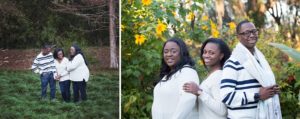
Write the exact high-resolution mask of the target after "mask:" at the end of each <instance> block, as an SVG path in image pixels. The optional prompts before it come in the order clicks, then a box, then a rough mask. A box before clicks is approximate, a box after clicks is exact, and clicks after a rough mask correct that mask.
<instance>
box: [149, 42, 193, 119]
mask: <svg viewBox="0 0 300 119" xmlns="http://www.w3.org/2000/svg"><path fill="white" fill-rule="evenodd" d="M162 55H163V58H162V64H161V70H160V81H159V82H158V83H157V84H156V86H155V88H154V100H153V105H152V118H153V119H197V118H198V113H197V108H196V96H195V95H193V94H191V93H186V92H184V91H183V90H182V86H183V84H184V83H186V82H190V81H193V82H196V83H198V82H199V78H198V74H197V72H196V71H195V70H194V69H193V66H194V65H195V63H194V61H193V60H192V59H191V57H190V55H189V52H188V49H187V47H186V45H185V43H184V42H183V41H182V40H181V39H178V38H172V39H169V40H168V41H166V42H165V43H164V45H163V50H162Z"/></svg>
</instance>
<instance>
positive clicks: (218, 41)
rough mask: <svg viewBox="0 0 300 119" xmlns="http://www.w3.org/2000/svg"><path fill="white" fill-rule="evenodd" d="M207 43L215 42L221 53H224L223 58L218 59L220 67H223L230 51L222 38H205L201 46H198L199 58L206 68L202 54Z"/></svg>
mask: <svg viewBox="0 0 300 119" xmlns="http://www.w3.org/2000/svg"><path fill="white" fill-rule="evenodd" d="M208 43H214V44H217V45H218V47H219V50H220V51H221V53H223V54H224V56H223V58H222V59H221V61H220V64H221V67H223V65H224V63H225V61H226V60H227V59H228V58H229V57H230V55H231V51H230V49H229V47H228V45H227V44H226V43H225V42H224V41H223V40H222V39H218V38H209V39H207V40H206V41H204V43H203V45H202V47H201V48H200V58H201V61H202V63H203V64H204V67H205V68H207V66H206V64H205V62H204V59H203V56H202V55H203V53H204V51H203V50H204V48H205V46H206V45H207V44H208Z"/></svg>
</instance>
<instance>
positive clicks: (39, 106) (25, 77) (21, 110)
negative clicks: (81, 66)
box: [0, 70, 119, 119]
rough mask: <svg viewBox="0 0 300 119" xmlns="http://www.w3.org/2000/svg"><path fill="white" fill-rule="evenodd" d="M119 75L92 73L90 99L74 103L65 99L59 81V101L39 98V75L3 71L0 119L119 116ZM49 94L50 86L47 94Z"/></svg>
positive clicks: (113, 73)
mask: <svg viewBox="0 0 300 119" xmlns="http://www.w3.org/2000/svg"><path fill="white" fill-rule="evenodd" d="M118 78H119V77H118V73H117V71H109V72H103V73H98V74H96V75H91V77H90V80H89V82H88V83H87V95H88V100H87V101H85V102H82V103H79V104H74V103H63V102H62V98H61V94H60V91H59V85H58V83H57V84H56V89H57V91H56V97H57V100H58V101H57V102H50V101H40V99H39V98H40V91H41V89H40V79H39V75H37V74H33V73H32V72H30V71H3V70H1V71H0V118H1V119H16V118H26V119H37V118H38V119H40V118H43V119H64V118H70V119H79V118H80V119H83V118H84V119H92V118H93V119H97V118H100V119H102V118H103V119H116V118H118V115H119V89H118V87H119V84H118V82H119V80H118ZM49 93H50V90H49V87H48V90H47V97H49ZM71 96H73V95H71ZM72 99H73V97H72Z"/></svg>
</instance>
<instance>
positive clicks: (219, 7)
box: [215, 0, 224, 29]
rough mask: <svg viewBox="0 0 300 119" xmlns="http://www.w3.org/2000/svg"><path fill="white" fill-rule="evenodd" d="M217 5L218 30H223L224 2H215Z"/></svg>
mask: <svg viewBox="0 0 300 119" xmlns="http://www.w3.org/2000/svg"><path fill="white" fill-rule="evenodd" d="M215 5H216V13H217V16H216V17H217V22H218V29H221V28H222V24H223V19H222V18H223V17H224V0H215Z"/></svg>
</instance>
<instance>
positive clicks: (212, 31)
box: [210, 20, 220, 38]
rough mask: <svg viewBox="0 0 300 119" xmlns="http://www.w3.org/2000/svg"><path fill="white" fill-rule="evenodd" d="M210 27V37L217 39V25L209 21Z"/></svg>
mask: <svg viewBox="0 0 300 119" xmlns="http://www.w3.org/2000/svg"><path fill="white" fill-rule="evenodd" d="M210 27H211V35H212V37H214V38H218V37H219V35H220V33H219V31H218V29H217V25H216V24H215V23H214V22H213V21H212V20H210Z"/></svg>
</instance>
